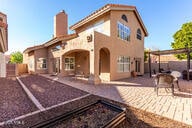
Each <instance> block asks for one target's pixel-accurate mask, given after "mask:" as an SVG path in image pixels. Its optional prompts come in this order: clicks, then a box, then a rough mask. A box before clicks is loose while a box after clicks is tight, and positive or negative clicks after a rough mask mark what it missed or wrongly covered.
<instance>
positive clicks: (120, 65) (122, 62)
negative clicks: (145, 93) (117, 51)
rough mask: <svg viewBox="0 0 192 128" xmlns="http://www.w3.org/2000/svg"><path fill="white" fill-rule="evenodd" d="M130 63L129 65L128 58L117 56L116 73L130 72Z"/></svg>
mask: <svg viewBox="0 0 192 128" xmlns="http://www.w3.org/2000/svg"><path fill="white" fill-rule="evenodd" d="M126 60H127V61H126ZM130 63H131V62H130V57H127V56H119V57H118V59H117V71H118V72H130V66H131V64H130ZM126 67H127V69H126ZM121 68H122V69H121Z"/></svg>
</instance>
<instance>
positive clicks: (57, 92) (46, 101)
mask: <svg viewBox="0 0 192 128" xmlns="http://www.w3.org/2000/svg"><path fill="white" fill-rule="evenodd" d="M20 79H21V81H22V82H23V83H24V84H25V85H26V87H27V88H28V89H29V90H30V91H31V93H32V94H33V95H34V96H35V97H36V98H37V99H38V100H39V102H40V103H41V104H42V105H43V107H50V106H52V105H56V104H59V103H62V102H64V101H68V100H71V99H74V98H77V97H80V96H83V95H86V94H88V93H87V92H84V91H82V90H79V89H76V88H73V87H70V86H68V85H64V84H61V83H59V82H56V81H52V80H50V79H47V78H44V77H42V76H39V75H25V76H22V77H20Z"/></svg>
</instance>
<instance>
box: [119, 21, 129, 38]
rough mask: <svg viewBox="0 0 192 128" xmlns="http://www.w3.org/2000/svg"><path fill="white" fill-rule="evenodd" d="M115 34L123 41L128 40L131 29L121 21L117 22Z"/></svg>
mask: <svg viewBox="0 0 192 128" xmlns="http://www.w3.org/2000/svg"><path fill="white" fill-rule="evenodd" d="M117 31H118V32H117V33H118V34H117V36H118V37H119V38H120V39H122V40H125V41H130V37H131V30H130V28H129V27H128V26H126V25H124V24H122V23H121V22H119V21H118V22H117Z"/></svg>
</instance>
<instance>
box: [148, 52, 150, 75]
mask: <svg viewBox="0 0 192 128" xmlns="http://www.w3.org/2000/svg"><path fill="white" fill-rule="evenodd" d="M148 63H149V76H150V78H151V56H150V52H149V60H148Z"/></svg>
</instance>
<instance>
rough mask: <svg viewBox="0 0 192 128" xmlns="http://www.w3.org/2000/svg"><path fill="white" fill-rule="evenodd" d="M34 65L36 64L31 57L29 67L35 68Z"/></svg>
mask: <svg viewBox="0 0 192 128" xmlns="http://www.w3.org/2000/svg"><path fill="white" fill-rule="evenodd" d="M33 66H34V63H33V60H32V59H30V60H29V68H30V69H33Z"/></svg>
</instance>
